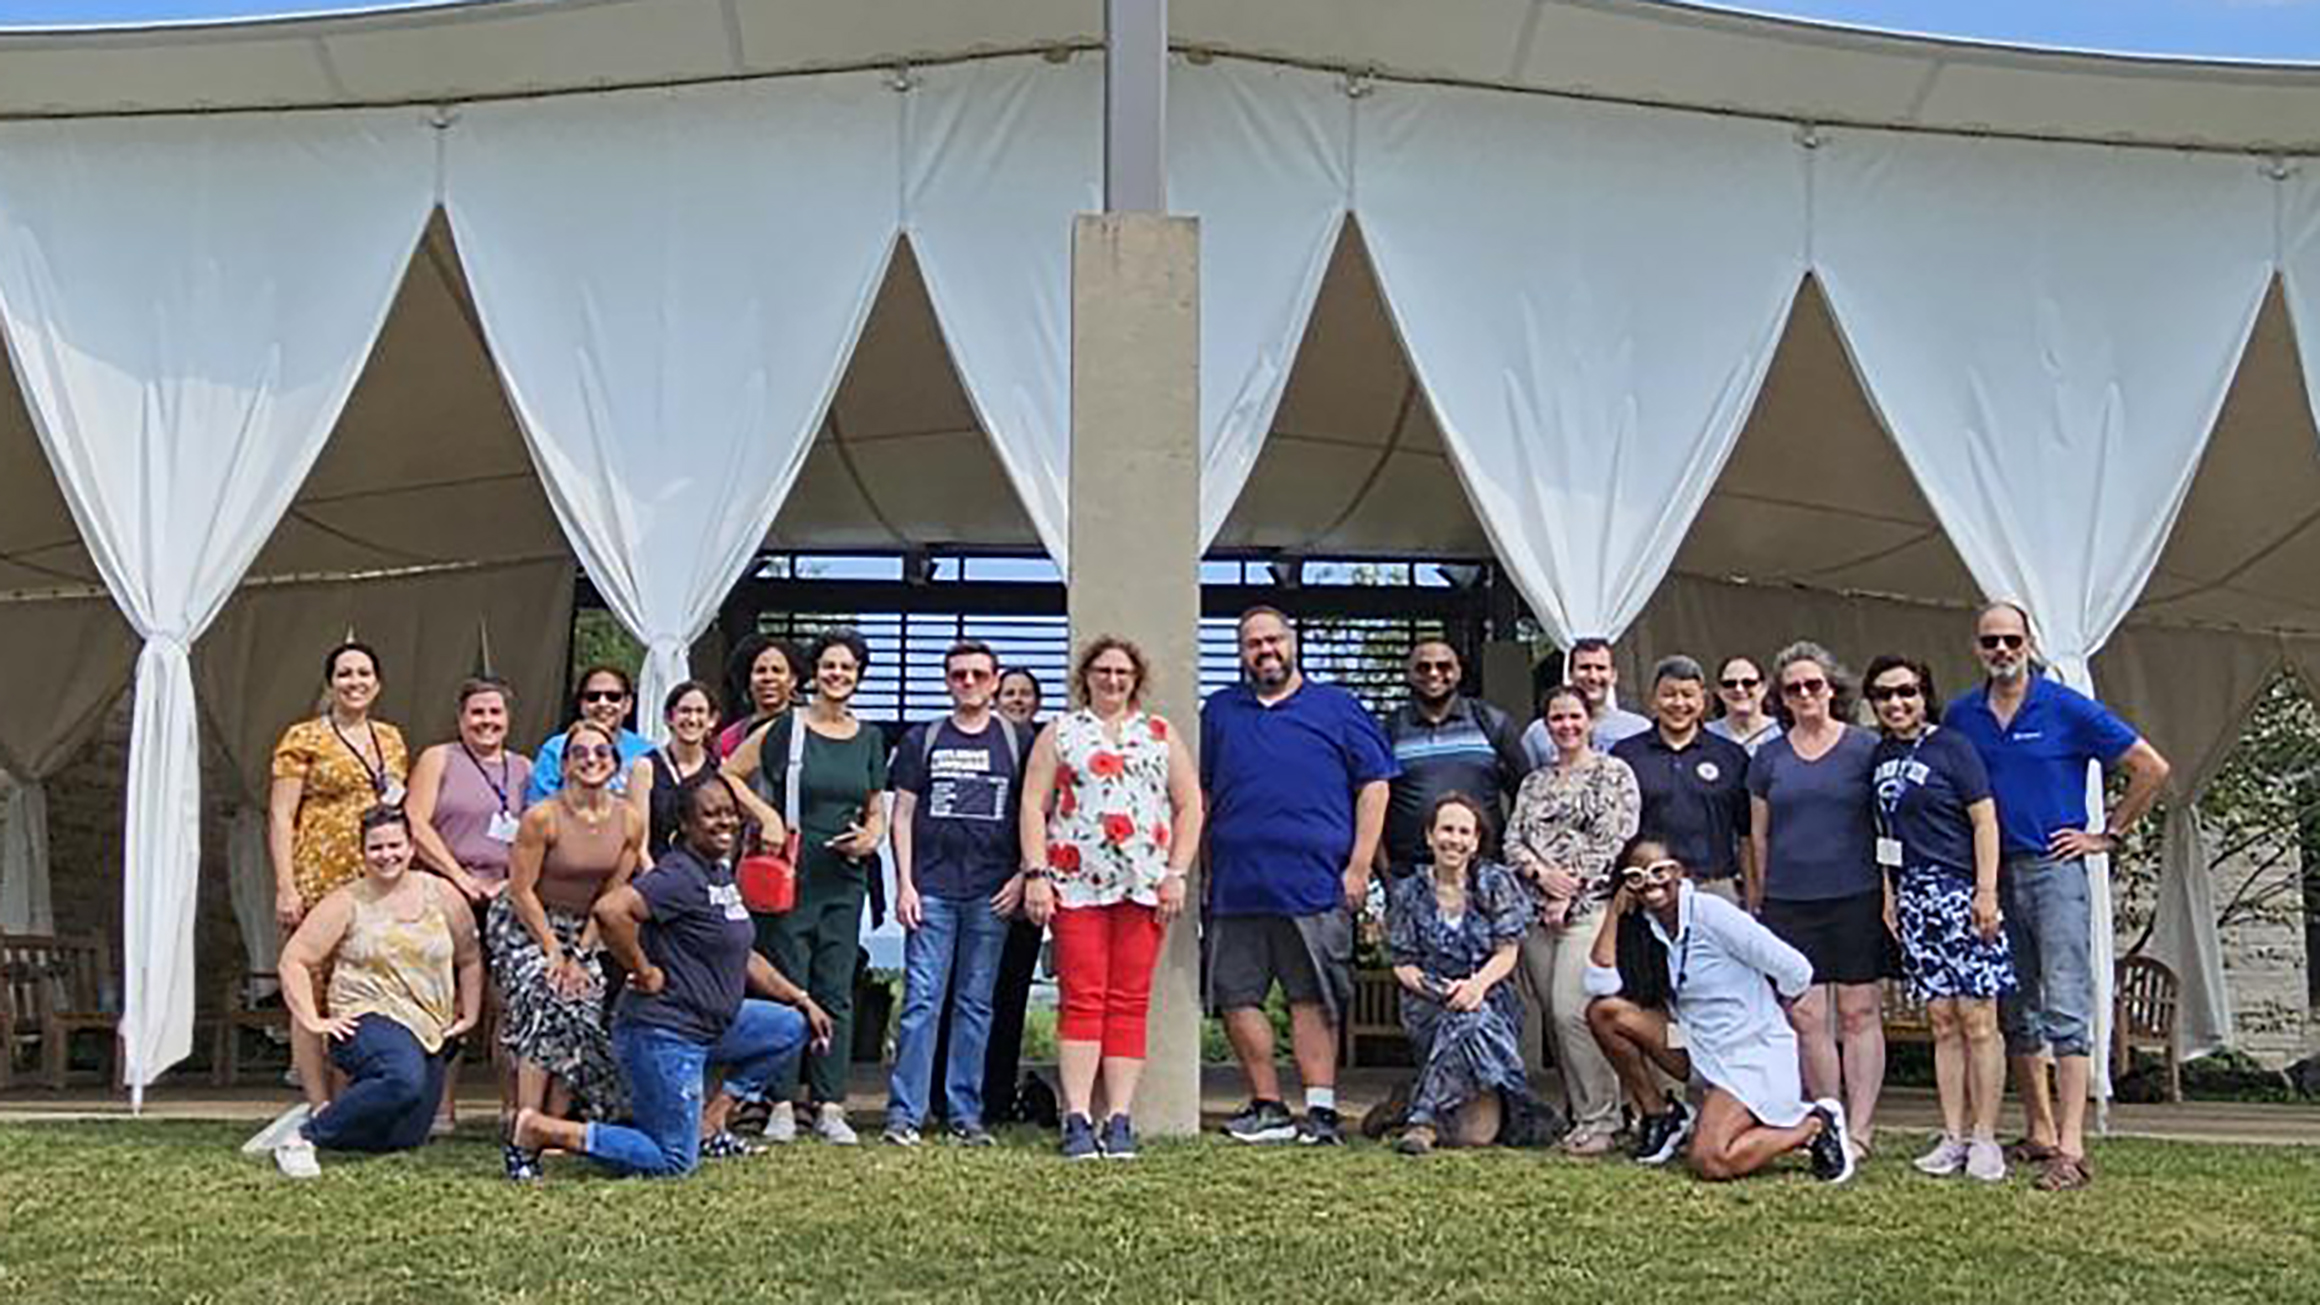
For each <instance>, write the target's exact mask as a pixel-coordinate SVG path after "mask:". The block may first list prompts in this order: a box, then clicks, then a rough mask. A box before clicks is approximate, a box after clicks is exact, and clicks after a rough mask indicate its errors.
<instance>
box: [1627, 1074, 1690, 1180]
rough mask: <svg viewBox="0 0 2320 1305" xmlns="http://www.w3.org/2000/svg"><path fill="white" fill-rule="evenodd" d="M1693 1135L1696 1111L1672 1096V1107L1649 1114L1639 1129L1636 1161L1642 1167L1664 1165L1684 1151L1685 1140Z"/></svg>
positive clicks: (1636, 1138) (1670, 1102)
mask: <svg viewBox="0 0 2320 1305" xmlns="http://www.w3.org/2000/svg"><path fill="white" fill-rule="evenodd" d="M1691 1135H1692V1111H1691V1107H1689V1106H1687V1105H1685V1104H1684V1103H1683V1101H1682V1100H1680V1099H1679V1098H1677V1096H1676V1095H1675V1094H1674V1093H1672V1092H1671V1093H1669V1094H1668V1108H1667V1110H1666V1111H1665V1112H1663V1113H1661V1114H1657V1115H1645V1116H1644V1117H1643V1124H1642V1126H1641V1127H1639V1128H1638V1129H1637V1130H1636V1136H1635V1162H1636V1163H1637V1164H1639V1165H1664V1164H1666V1163H1667V1162H1668V1161H1670V1160H1673V1159H1675V1158H1676V1153H1677V1152H1679V1151H1682V1150H1683V1149H1684V1139H1686V1138H1688V1137H1690V1136H1691Z"/></svg>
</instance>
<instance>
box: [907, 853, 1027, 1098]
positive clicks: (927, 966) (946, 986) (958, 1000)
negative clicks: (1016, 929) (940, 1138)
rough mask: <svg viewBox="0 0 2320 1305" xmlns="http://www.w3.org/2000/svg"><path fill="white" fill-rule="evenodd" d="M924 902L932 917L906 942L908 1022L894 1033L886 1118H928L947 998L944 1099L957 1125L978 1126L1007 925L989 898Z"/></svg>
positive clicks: (923, 899) (924, 898)
mask: <svg viewBox="0 0 2320 1305" xmlns="http://www.w3.org/2000/svg"><path fill="white" fill-rule="evenodd" d="M919 901H920V903H921V904H922V909H923V910H924V912H925V916H926V918H925V919H924V920H923V921H922V922H921V923H920V924H919V926H918V927H917V928H916V929H913V930H911V931H910V936H909V938H908V939H907V940H905V942H904V943H903V947H902V1026H901V1028H900V1029H898V1030H897V1031H896V1033H895V1035H894V1075H893V1077H892V1078H891V1079H890V1080H889V1081H888V1095H887V1099H886V1117H887V1118H888V1119H889V1120H891V1121H893V1122H896V1123H903V1124H909V1125H910V1126H912V1127H913V1128H915V1127H918V1126H919V1125H920V1124H923V1123H924V1122H926V1110H927V1095H928V1093H929V1092H930V1091H931V1090H932V1085H931V1084H930V1083H929V1082H928V1080H929V1079H931V1078H932V1077H933V1076H934V1041H935V1028H936V1025H937V1023H938V1022H939V1021H940V1020H941V1018H942V1008H943V1000H944V998H945V997H946V996H949V997H951V998H952V1000H953V1002H954V1004H953V1007H952V1010H951V1045H950V1061H949V1063H948V1064H946V1065H944V1066H943V1077H944V1080H945V1081H944V1083H943V1101H944V1103H945V1104H946V1105H947V1107H948V1110H949V1115H950V1120H951V1123H952V1125H953V1126H960V1127H963V1126H966V1125H969V1124H973V1125H978V1126H979V1125H980V1124H981V1123H982V1122H983V1056H984V1053H985V1051H986V1050H987V1049H988V1048H989V1046H990V1042H991V987H992V985H993V984H994V983H996V982H997V981H998V978H999V953H1000V952H1001V951H1002V950H1003V949H1004V948H1005V947H1006V945H1007V922H1006V921H1005V920H1004V919H1002V918H1000V916H999V913H998V912H997V911H994V910H992V909H991V899H990V898H988V897H980V896H978V897H936V896H935V895H933V894H932V893H928V894H926V895H924V896H922V897H920V898H919ZM954 989H955V992H954Z"/></svg>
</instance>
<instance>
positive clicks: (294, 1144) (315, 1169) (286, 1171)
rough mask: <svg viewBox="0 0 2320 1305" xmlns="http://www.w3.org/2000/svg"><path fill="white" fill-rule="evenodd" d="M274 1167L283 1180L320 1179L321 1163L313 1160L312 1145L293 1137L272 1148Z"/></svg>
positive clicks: (301, 1138) (303, 1139) (300, 1138)
mask: <svg viewBox="0 0 2320 1305" xmlns="http://www.w3.org/2000/svg"><path fill="white" fill-rule="evenodd" d="M274 1167H275V1168H276V1169H279V1170H281V1171H282V1175H283V1177H285V1178H320V1177H322V1162H321V1161H319V1160H316V1159H315V1158H314V1143H312V1142H309V1141H307V1140H306V1139H305V1138H303V1137H296V1136H293V1137H292V1138H291V1139H290V1140H289V1141H287V1142H284V1143H283V1144H281V1145H280V1146H277V1147H275V1148H274Z"/></svg>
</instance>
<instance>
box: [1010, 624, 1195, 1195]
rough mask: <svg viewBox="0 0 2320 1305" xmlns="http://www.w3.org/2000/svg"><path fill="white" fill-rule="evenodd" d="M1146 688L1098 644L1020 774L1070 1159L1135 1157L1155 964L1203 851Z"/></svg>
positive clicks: (1112, 649) (1170, 743) (1181, 761)
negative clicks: (1055, 999) (1100, 1112)
mask: <svg viewBox="0 0 2320 1305" xmlns="http://www.w3.org/2000/svg"><path fill="white" fill-rule="evenodd" d="M1148 683H1149V678H1148V671H1147V668H1146V663H1145V661H1144V654H1143V652H1142V651H1141V650H1139V649H1138V648H1137V647H1136V645H1134V644H1132V643H1130V642H1128V641H1127V640H1125V639H1121V638H1118V637H1116V636H1113V635H1099V636H1097V637H1096V638H1095V639H1094V640H1092V641H1091V642H1090V643H1089V644H1088V645H1087V646H1086V647H1085V648H1083V649H1082V650H1081V651H1080V655H1079V660H1078V662H1077V663H1076V664H1075V665H1074V666H1073V668H1072V673H1071V697H1072V702H1073V704H1074V706H1075V710H1073V711H1072V712H1071V713H1070V714H1069V715H1066V716H1063V717H1061V718H1059V719H1057V720H1056V721H1055V722H1054V723H1052V724H1050V725H1049V726H1048V727H1047V728H1045V729H1043V730H1041V731H1040V732H1039V738H1038V741H1037V742H1035V743H1034V744H1032V747H1031V763H1030V765H1029V766H1028V767H1026V768H1025V771H1024V776H1023V865H1024V871H1023V878H1024V890H1023V907H1024V913H1025V915H1026V916H1027V917H1028V918H1029V919H1030V920H1031V922H1032V923H1034V924H1046V923H1048V922H1049V921H1050V920H1051V919H1052V921H1053V923H1054V926H1055V968H1056V977H1057V979H1058V980H1059V981H1060V984H1061V987H1062V989H1063V1008H1062V1011H1061V1012H1060V1014H1059V1015H1058V1018H1057V1021H1056V1060H1057V1062H1058V1068H1059V1070H1060V1072H1061V1077H1062V1079H1063V1100H1064V1111H1065V1115H1064V1121H1063V1153H1064V1155H1065V1156H1067V1157H1069V1158H1071V1159H1074V1160H1084V1159H1091V1158H1093V1157H1095V1156H1097V1155H1099V1154H1101V1155H1104V1156H1108V1157H1110V1158H1112V1159H1117V1160H1125V1159H1129V1158H1131V1157H1133V1156H1134V1155H1135V1154H1136V1133H1135V1128H1134V1127H1133V1125H1132V1124H1131V1123H1130V1119H1131V1117H1132V1115H1133V1114H1134V1111H1135V1104H1136V1083H1137V1080H1138V1079H1140V1078H1141V1077H1142V1076H1143V1073H1144V1018H1145V1012H1146V1011H1147V1010H1148V1009H1149V1008H1150V1006H1151V1000H1152V967H1153V965H1154V963H1155V962H1156V961H1157V960H1158V959H1159V955H1160V941H1161V939H1162V937H1163V936H1164V935H1165V933H1166V931H1167V928H1168V923H1169V921H1171V920H1173V919H1175V918H1176V917H1177V916H1178V915H1179V914H1181V913H1182V912H1183V910H1184V898H1185V872H1186V870H1187V869H1188V868H1189V867H1190V866H1191V864H1192V858H1193V855H1194V853H1195V852H1196V851H1197V850H1198V849H1199V847H1200V820H1201V806H1200V774H1199V771H1198V769H1197V768H1196V767H1195V766H1194V765H1193V762H1192V754H1191V753H1190V752H1188V751H1187V750H1186V749H1185V746H1184V743H1183V740H1181V739H1179V738H1178V737H1177V735H1176V731H1175V730H1173V729H1171V728H1170V727H1169V724H1168V722H1167V721H1165V720H1163V719H1161V718H1160V717H1158V716H1152V715H1147V714H1146V713H1145V712H1144V709H1143V701H1144V690H1145V688H1146V686H1147V684H1148ZM1099 1069H1100V1070H1101V1071H1102V1076H1103V1086H1104V1101H1105V1107H1104V1108H1105V1110H1106V1112H1107V1118H1106V1120H1105V1122H1104V1128H1103V1134H1102V1136H1101V1137H1100V1138H1099V1137H1098V1136H1097V1134H1096V1129H1095V1124H1094V1122H1093V1118H1092V1115H1093V1099H1094V1096H1095V1087H1096V1077H1097V1071H1098V1070H1099Z"/></svg>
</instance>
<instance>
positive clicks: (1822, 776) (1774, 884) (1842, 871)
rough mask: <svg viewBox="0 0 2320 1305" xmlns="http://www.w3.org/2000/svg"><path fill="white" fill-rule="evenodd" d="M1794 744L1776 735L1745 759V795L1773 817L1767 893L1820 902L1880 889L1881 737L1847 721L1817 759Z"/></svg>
mask: <svg viewBox="0 0 2320 1305" xmlns="http://www.w3.org/2000/svg"><path fill="white" fill-rule="evenodd" d="M1793 744H1794V741H1793V740H1792V739H1790V738H1789V737H1788V736H1786V735H1783V736H1781V737H1780V738H1777V739H1773V740H1771V741H1769V742H1767V743H1766V744H1765V745H1764V746H1763V748H1762V749H1761V750H1759V751H1758V752H1757V754H1756V757H1755V759H1754V760H1753V761H1751V762H1749V763H1748V792H1749V793H1750V794H1751V795H1753V796H1756V797H1760V798H1763V799H1764V800H1765V802H1766V803H1767V804H1768V806H1769V808H1770V816H1771V819H1770V830H1769V833H1770V838H1769V842H1768V845H1767V846H1766V848H1765V862H1766V864H1765V867H1764V895H1765V896H1766V897H1768V898H1774V899H1777V900H1779V901H1785V902H1821V901H1828V900H1829V899H1831V898H1837V897H1852V896H1855V895H1857V894H1860V893H1873V892H1876V891H1878V889H1879V888H1880V886H1881V884H1880V881H1879V878H1878V874H1877V818H1876V801H1877V795H1876V793H1877V791H1876V783H1875V780H1874V774H1875V771H1876V759H1877V736H1876V735H1875V734H1872V733H1870V732H1869V731H1867V730H1865V729H1861V728H1859V727H1858V726H1854V725H1847V726H1846V727H1845V733H1844V736H1843V737H1841V738H1839V739H1838V740H1837V746H1835V747H1833V748H1830V749H1829V750H1828V751H1827V752H1826V753H1823V754H1822V755H1821V758H1820V759H1819V760H1818V761H1806V760H1804V759H1803V758H1801V757H1799V756H1797V755H1796V748H1795V747H1794V746H1793Z"/></svg>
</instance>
